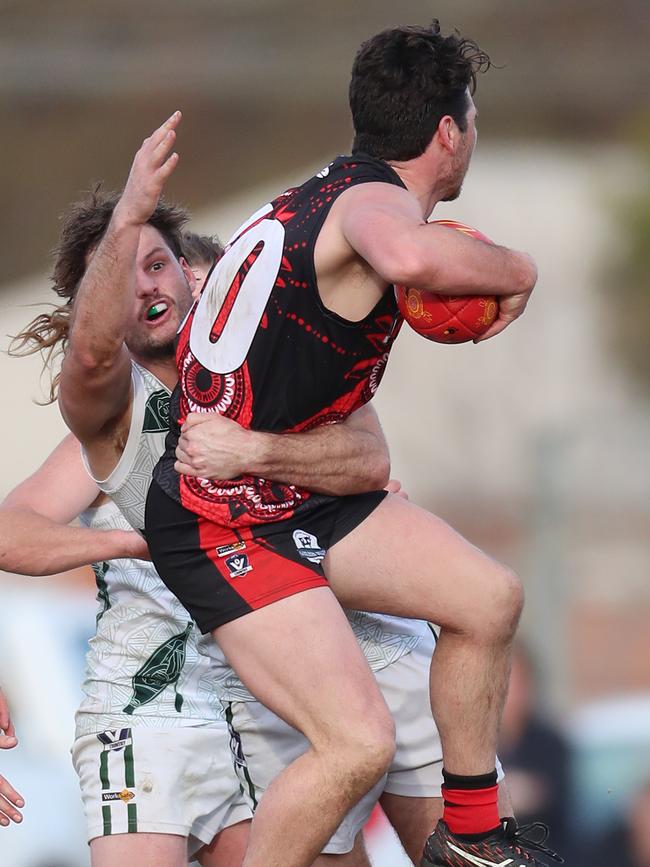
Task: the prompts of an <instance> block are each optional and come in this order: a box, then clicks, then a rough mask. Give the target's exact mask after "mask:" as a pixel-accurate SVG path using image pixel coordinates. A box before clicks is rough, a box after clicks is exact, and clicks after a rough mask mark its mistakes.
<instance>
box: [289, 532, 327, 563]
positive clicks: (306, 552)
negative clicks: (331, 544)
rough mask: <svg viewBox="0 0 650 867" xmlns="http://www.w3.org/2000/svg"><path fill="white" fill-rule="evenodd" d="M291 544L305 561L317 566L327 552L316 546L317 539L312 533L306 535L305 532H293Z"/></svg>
mask: <svg viewBox="0 0 650 867" xmlns="http://www.w3.org/2000/svg"><path fill="white" fill-rule="evenodd" d="M293 544H294V545H295V546H296V550H297V551H298V553H299V554H300V556H301V557H303V558H304V559H305V560H309V562H310V563H316V565H318V564H319V563H320V562H321V560H322V559H323V557H324V556H325V554H327V551H326V550H325V549H324V548H321V546H320V545H319V544H318V539H317V538H316V536H314V534H313V533H308V532H307V531H306V530H294V531H293Z"/></svg>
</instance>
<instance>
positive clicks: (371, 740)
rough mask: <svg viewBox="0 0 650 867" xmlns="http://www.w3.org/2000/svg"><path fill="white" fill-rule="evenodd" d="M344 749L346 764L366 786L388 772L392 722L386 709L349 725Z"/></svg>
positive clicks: (393, 745) (391, 752)
mask: <svg viewBox="0 0 650 867" xmlns="http://www.w3.org/2000/svg"><path fill="white" fill-rule="evenodd" d="M344 750H345V753H346V762H347V763H348V764H349V767H350V768H354V773H355V775H356V776H357V777H358V778H359V779H363V780H364V781H365V783H366V784H367V785H368V787H369V786H372V785H374V783H376V782H377V780H379V779H380V778H381V777H382V776H383V775H384V774H385V773H387V772H388V769H389V768H390V766H391V763H392V761H393V758H394V757H395V724H394V722H393V719H392V717H391V715H390V713H389V712H388V709H386V710H385V711H384V710H383V709H382V711H381V712H380V713H377V714H372V716H371V717H366V718H364V719H363V720H361V721H360V724H359V725H357V726H354V727H348V728H347V731H346V737H345V747H344Z"/></svg>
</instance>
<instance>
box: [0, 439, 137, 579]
mask: <svg viewBox="0 0 650 867" xmlns="http://www.w3.org/2000/svg"><path fill="white" fill-rule="evenodd" d="M98 494H99V490H98V488H97V487H96V485H95V483H94V482H93V481H92V480H91V479H90V478H89V476H88V474H87V472H86V470H85V468H84V466H83V463H82V460H81V452H80V448H79V443H78V441H77V440H76V439H75V438H74V437H73V436H72V435H68V436H67V437H66V438H65V439H64V440H63V441H62V442H61V443H60V444H59V445H58V446H57V448H56V449H55V450H54V451H53V452H52V454H51V455H50V456H49V457H48V458H47V460H46V461H45V462H44V463H43V464H42V466H41V467H40V468H39V469H38V470H37V471H36V472H35V473H34V474H33V475H31V476H30V477H29V478H28V479H25V481H23V482H21V484H19V485H18V486H17V487H16V488H14V490H13V491H11V493H10V494H8V495H7V497H6V498H5V500H4V501H3V503H2V504H1V505H0V569H4V570H5V571H6V572H13V573H15V574H18V575H34V576H42V575H54V574H57V573H59V572H64V571H65V570H67V569H74V568H76V567H78V566H85V565H87V564H88V563H94V562H96V561H103V560H111V559H114V558H118V557H140V558H142V557H146V556H147V547H146V543H145V542H144V540H143V539H142V538H141V536H140V535H139V534H138V533H136V532H129V531H123V530H93V529H89V528H86V527H71V526H68V523H69V522H70V521H72V520H73V519H75V518H76V517H77V516H78V515H79V514H80V512H82V511H83V510H84V509H86V508H88V506H90V505H91V504H93V503H94V502H95V500H96V499H97V495H98Z"/></svg>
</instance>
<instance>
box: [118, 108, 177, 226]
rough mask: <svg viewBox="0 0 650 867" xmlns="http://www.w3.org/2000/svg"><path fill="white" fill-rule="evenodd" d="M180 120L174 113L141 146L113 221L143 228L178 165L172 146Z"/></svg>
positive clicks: (174, 142)
mask: <svg viewBox="0 0 650 867" xmlns="http://www.w3.org/2000/svg"><path fill="white" fill-rule="evenodd" d="M181 118H182V115H181V113H180V111H175V112H174V114H172V115H171V117H168V118H167V120H166V121H165V122H164V123H163V124H162V125H161V126H159V127H158V129H157V130H155V131H154V132H153V133H152V134H151V135H150V136H149V138H146V139H145V140H144V141H143V142H142V146H141V148H140V150H139V151H138V152H137V154H136V155H135V158H134V160H133V164H132V166H131V171H130V172H129V177H128V180H127V182H126V186H125V187H124V192H123V193H122V197H121V198H120V201H119V203H118V204H117V206H116V208H115V214H116V218H119V219H122V220H124V221H125V222H127V223H132V224H136V225H143V224H144V223H146V222H147V220H148V219H149V217H151V215H152V214H153V212H154V210H155V208H156V205H157V204H158V200H159V199H160V196H161V195H162V191H163V188H164V186H165V183H166V182H167V180H168V178H169V177H170V175H171V174H172V172H173V171H174V169H175V168H176V166H177V164H178V159H179V157H178V154H177V153H176V152H175V151H174V146H175V144H176V129H177V128H178V125H179V123H180V122H181Z"/></svg>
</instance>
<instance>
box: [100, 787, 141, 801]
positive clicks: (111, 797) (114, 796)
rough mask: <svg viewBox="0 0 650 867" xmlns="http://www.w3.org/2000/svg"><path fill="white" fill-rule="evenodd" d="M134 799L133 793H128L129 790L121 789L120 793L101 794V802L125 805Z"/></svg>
mask: <svg viewBox="0 0 650 867" xmlns="http://www.w3.org/2000/svg"><path fill="white" fill-rule="evenodd" d="M134 798H135V792H131V791H129V789H122V791H121V792H103V793H102V801H122V802H123V803H125V804H128V803H129V801H132V800H133V799H134Z"/></svg>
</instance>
